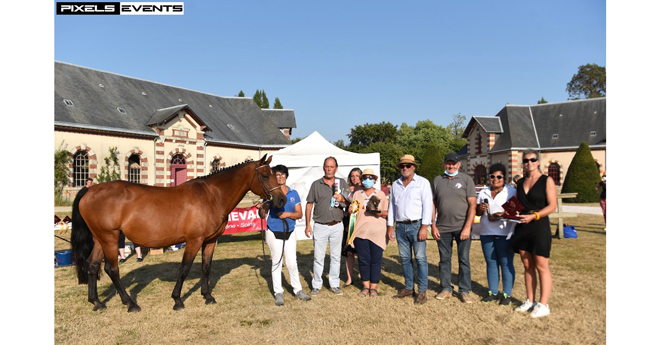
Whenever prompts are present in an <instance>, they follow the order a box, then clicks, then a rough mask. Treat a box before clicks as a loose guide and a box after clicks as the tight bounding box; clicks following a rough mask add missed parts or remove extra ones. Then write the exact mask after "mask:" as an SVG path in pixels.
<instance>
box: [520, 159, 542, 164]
mask: <svg viewBox="0 0 660 345" xmlns="http://www.w3.org/2000/svg"><path fill="white" fill-rule="evenodd" d="M538 160H539V159H538V158H529V159H528V158H523V164H525V163H529V162H530V161H531V162H532V163H536V161H538Z"/></svg>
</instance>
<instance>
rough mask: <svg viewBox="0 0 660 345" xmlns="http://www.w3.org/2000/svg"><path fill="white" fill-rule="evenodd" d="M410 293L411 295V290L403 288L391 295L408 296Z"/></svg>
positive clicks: (395, 296)
mask: <svg viewBox="0 0 660 345" xmlns="http://www.w3.org/2000/svg"><path fill="white" fill-rule="evenodd" d="M412 295H413V290H408V289H405V288H404V289H401V290H399V293H398V294H396V295H394V296H392V298H404V297H408V296H412Z"/></svg>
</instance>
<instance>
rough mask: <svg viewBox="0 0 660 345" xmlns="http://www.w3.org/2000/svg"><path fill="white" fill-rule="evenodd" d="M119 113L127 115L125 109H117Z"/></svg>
mask: <svg viewBox="0 0 660 345" xmlns="http://www.w3.org/2000/svg"><path fill="white" fill-rule="evenodd" d="M117 111H118V112H119V113H120V114H126V110H124V108H122V107H117Z"/></svg>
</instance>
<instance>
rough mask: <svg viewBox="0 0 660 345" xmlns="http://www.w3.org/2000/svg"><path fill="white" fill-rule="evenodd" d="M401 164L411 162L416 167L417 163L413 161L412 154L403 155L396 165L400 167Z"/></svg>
mask: <svg viewBox="0 0 660 345" xmlns="http://www.w3.org/2000/svg"><path fill="white" fill-rule="evenodd" d="M401 164H412V165H414V166H415V168H417V163H415V157H413V155H403V157H401V159H400V160H399V163H397V165H396V167H397V168H401Z"/></svg>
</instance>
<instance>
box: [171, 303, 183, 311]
mask: <svg viewBox="0 0 660 345" xmlns="http://www.w3.org/2000/svg"><path fill="white" fill-rule="evenodd" d="M183 308H185V306H184V305H183V303H181V304H175V305H174V308H172V309H174V310H181V309H183Z"/></svg>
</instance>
